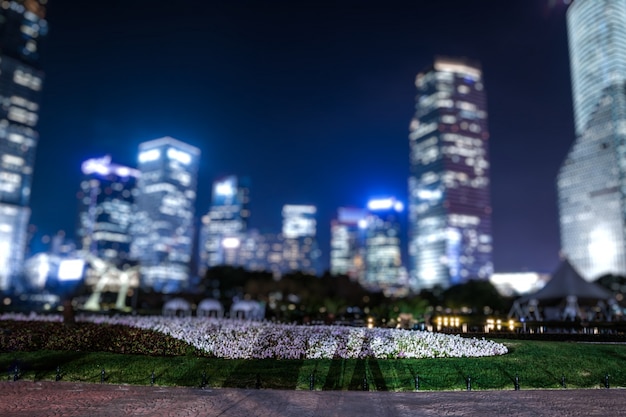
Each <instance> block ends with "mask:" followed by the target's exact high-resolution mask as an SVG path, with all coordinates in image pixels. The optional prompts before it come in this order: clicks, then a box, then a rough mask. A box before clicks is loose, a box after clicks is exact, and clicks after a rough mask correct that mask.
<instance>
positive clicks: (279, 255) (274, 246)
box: [239, 229, 284, 279]
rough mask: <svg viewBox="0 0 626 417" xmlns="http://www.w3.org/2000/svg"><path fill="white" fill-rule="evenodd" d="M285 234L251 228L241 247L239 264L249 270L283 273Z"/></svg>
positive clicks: (278, 274) (274, 274) (277, 275)
mask: <svg viewBox="0 0 626 417" xmlns="http://www.w3.org/2000/svg"><path fill="white" fill-rule="evenodd" d="M283 241H284V238H283V235H282V234H280V233H278V234H275V233H263V234H262V233H259V231H258V230H256V229H255V230H249V231H248V233H246V236H245V237H244V239H243V241H242V242H241V246H240V247H239V265H240V266H241V267H243V268H245V269H247V270H248V271H257V272H263V271H266V272H271V273H272V275H273V276H274V277H275V278H277V279H278V278H280V277H281V276H282V273H283Z"/></svg>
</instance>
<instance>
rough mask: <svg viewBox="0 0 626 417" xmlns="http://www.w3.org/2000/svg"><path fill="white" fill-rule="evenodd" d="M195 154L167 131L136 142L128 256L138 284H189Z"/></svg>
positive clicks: (168, 288) (174, 287)
mask: <svg viewBox="0 0 626 417" xmlns="http://www.w3.org/2000/svg"><path fill="white" fill-rule="evenodd" d="M199 159H200V150H199V149H198V148H195V147H193V146H191V145H188V144H186V143H183V142H180V141H178V140H176V139H172V138H170V137H164V138H161V139H156V140H152V141H149V142H144V143H142V144H140V145H139V158H138V160H139V164H138V167H139V171H140V173H141V175H140V178H139V181H138V187H137V188H138V193H137V200H136V202H137V215H136V220H135V225H134V227H133V228H134V233H133V237H134V240H133V244H132V246H131V256H132V257H133V258H134V259H136V260H138V261H139V263H140V272H141V286H142V287H143V288H146V289H153V290H155V291H158V292H163V293H171V292H177V291H180V290H183V289H185V288H186V287H187V285H188V282H189V273H190V262H191V254H192V248H193V235H194V211H195V210H194V205H195V201H196V183H197V174H198V164H199Z"/></svg>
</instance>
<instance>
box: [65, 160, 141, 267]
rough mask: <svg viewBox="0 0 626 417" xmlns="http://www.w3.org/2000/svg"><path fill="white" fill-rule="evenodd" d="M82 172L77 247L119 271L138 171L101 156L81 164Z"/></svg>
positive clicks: (127, 239) (126, 257)
mask: <svg viewBox="0 0 626 417" xmlns="http://www.w3.org/2000/svg"><path fill="white" fill-rule="evenodd" d="M82 172H83V180H82V181H81V183H80V191H79V192H78V195H77V197H78V207H79V208H78V216H79V225H78V239H79V241H80V247H81V249H82V250H83V251H86V252H89V253H91V254H92V255H94V256H96V257H98V258H100V259H104V260H106V261H109V262H111V263H112V264H114V265H116V266H117V267H118V268H120V267H122V266H123V264H124V263H125V262H128V260H129V258H130V245H131V241H132V235H131V225H132V221H133V216H134V214H135V201H134V200H135V192H136V190H135V186H136V185H137V178H138V177H139V171H138V170H136V169H133V168H129V167H126V166H122V165H117V164H113V163H112V162H111V157H110V156H105V157H103V158H95V159H88V160H86V161H85V162H83V164H82Z"/></svg>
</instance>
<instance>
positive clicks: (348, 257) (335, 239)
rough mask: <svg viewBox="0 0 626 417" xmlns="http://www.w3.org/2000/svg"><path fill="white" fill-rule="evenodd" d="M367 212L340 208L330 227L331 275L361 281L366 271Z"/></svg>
mask: <svg viewBox="0 0 626 417" xmlns="http://www.w3.org/2000/svg"><path fill="white" fill-rule="evenodd" d="M366 226H367V210H365V209H357V208H349V207H340V208H339V209H338V210H337V219H335V220H333V221H332V222H331V225H330V273H331V274H333V275H347V276H348V277H350V278H351V279H352V280H355V281H357V280H361V279H362V278H363V273H364V271H365V260H364V256H365V253H364V249H365V231H366Z"/></svg>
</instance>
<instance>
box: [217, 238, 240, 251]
mask: <svg viewBox="0 0 626 417" xmlns="http://www.w3.org/2000/svg"><path fill="white" fill-rule="evenodd" d="M240 244H241V241H240V240H239V238H236V237H227V238H224V240H222V247H223V248H224V249H237V248H238V247H239V245H240Z"/></svg>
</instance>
